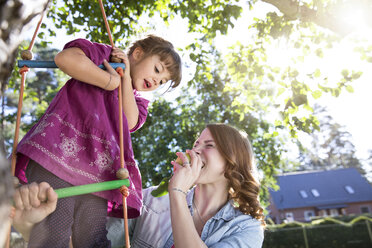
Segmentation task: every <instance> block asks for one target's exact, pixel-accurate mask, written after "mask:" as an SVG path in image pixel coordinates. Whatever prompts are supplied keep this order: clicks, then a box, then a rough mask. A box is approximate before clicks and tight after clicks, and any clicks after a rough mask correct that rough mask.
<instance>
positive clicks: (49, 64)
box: [18, 60, 125, 70]
mask: <svg viewBox="0 0 372 248" xmlns="http://www.w3.org/2000/svg"><path fill="white" fill-rule="evenodd" d="M109 64H110V65H111V66H112V67H113V68H114V69H116V68H118V67H121V68H123V70H124V69H125V64H124V63H109ZM23 66H27V67H28V68H58V67H57V65H56V63H54V61H38V60H18V67H19V68H22V67H23ZM98 67H99V68H101V69H104V68H105V66H104V65H103V64H102V65H99V66H98Z"/></svg>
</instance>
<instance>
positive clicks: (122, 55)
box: [111, 47, 132, 82]
mask: <svg viewBox="0 0 372 248" xmlns="http://www.w3.org/2000/svg"><path fill="white" fill-rule="evenodd" d="M111 56H113V57H116V58H119V59H121V60H122V63H124V64H125V69H124V78H125V79H126V80H128V79H130V82H131V81H132V80H131V77H130V63H129V59H128V56H127V54H126V53H125V52H123V51H122V50H121V49H119V48H117V47H113V48H112V52H111Z"/></svg>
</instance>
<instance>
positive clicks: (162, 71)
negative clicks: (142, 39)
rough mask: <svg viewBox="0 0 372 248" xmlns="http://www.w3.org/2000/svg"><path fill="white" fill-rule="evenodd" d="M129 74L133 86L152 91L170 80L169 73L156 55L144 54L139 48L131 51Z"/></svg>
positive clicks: (137, 88)
mask: <svg viewBox="0 0 372 248" xmlns="http://www.w3.org/2000/svg"><path fill="white" fill-rule="evenodd" d="M130 75H131V78H132V85H133V88H134V89H136V90H138V91H152V90H155V89H157V88H158V87H159V86H160V85H162V84H165V83H166V82H168V81H169V80H170V73H169V71H168V70H167V69H166V67H165V64H164V63H163V62H162V61H160V57H159V56H158V55H152V56H147V57H145V56H144V53H143V52H142V50H141V49H140V48H136V49H135V50H134V51H133V54H132V59H131V60H130Z"/></svg>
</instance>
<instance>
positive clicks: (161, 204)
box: [107, 187, 264, 248]
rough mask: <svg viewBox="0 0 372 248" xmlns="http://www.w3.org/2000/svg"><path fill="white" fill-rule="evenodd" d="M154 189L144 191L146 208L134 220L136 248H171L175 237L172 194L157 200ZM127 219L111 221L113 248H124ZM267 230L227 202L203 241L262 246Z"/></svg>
mask: <svg viewBox="0 0 372 248" xmlns="http://www.w3.org/2000/svg"><path fill="white" fill-rule="evenodd" d="M154 189H155V188H154V187H151V188H148V189H145V190H143V207H142V213H141V216H140V217H138V218H136V219H130V220H129V222H128V225H129V235H130V237H131V240H130V241H131V247H132V248H147V247H151V248H152V247H153V248H171V247H172V245H173V243H174V242H173V235H172V226H171V217H170V207H169V195H168V194H167V195H165V196H162V197H158V198H157V197H153V196H152V195H151V191H152V190H154ZM193 196H194V189H192V190H190V192H189V193H188V195H187V197H186V200H187V204H188V207H189V209H190V213H191V215H193V208H192V199H193ZM123 226H124V225H123V220H122V219H118V218H110V219H109V220H108V222H107V230H108V234H107V237H108V238H109V239H110V240H111V243H112V247H123V244H125V242H124V227H123ZM263 237H264V231H263V228H262V226H261V223H260V222H259V221H258V220H256V219H254V218H252V217H251V216H250V215H245V214H243V213H242V212H240V211H239V210H237V209H235V208H234V207H233V205H232V202H227V203H226V204H225V205H224V206H223V207H222V208H221V209H220V210H219V211H218V212H217V214H216V215H215V216H213V217H212V218H210V219H209V220H208V221H207V223H206V224H205V225H204V228H203V231H202V234H201V239H202V240H203V242H204V243H205V244H206V245H207V246H208V247H213V248H225V247H237V248H238V247H239V248H242V247H249V248H257V247H261V246H262V242H263Z"/></svg>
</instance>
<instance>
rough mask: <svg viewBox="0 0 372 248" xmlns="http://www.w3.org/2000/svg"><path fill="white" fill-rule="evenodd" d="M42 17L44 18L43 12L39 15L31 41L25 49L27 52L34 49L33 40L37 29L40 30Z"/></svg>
mask: <svg viewBox="0 0 372 248" xmlns="http://www.w3.org/2000/svg"><path fill="white" fill-rule="evenodd" d="M43 17H44V12H42V13H41V17H40V20H39V22H38V23H37V26H36V29H35V32H34V35H33V36H32V39H31V42H30V45H29V46H28V49H27V50H29V51H31V50H32V48H33V47H34V43H35V38H36V35H37V32H38V31H39V28H40V25H41V22H42V21H43Z"/></svg>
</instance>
